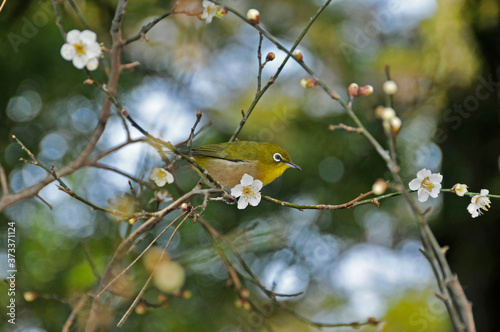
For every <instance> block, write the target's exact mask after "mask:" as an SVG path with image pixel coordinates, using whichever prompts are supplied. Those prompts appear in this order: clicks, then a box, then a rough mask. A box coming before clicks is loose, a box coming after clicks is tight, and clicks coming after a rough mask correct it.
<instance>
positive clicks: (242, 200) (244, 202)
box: [238, 196, 248, 210]
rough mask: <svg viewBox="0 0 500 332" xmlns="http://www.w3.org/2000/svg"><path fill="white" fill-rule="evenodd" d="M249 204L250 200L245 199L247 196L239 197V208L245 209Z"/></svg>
mask: <svg viewBox="0 0 500 332" xmlns="http://www.w3.org/2000/svg"><path fill="white" fill-rule="evenodd" d="M247 206H248V201H247V200H246V199H245V196H242V197H240V198H239V199H238V209H240V210H243V209H244V208H246V207H247Z"/></svg>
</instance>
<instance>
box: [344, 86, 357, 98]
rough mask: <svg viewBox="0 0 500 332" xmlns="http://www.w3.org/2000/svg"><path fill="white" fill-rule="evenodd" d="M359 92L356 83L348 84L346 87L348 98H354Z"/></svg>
mask: <svg viewBox="0 0 500 332" xmlns="http://www.w3.org/2000/svg"><path fill="white" fill-rule="evenodd" d="M358 92H359V85H357V84H356V83H351V84H349V87H348V88H347V93H348V94H349V98H351V99H352V98H354V97H356V96H357V95H358Z"/></svg>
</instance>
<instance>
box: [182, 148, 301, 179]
mask: <svg viewBox="0 0 500 332" xmlns="http://www.w3.org/2000/svg"><path fill="white" fill-rule="evenodd" d="M191 153H192V156H193V158H194V160H195V161H196V163H197V164H198V165H200V166H201V167H203V168H204V169H205V170H206V171H207V172H208V173H209V174H210V175H211V176H212V178H213V179H215V180H216V181H217V182H219V183H220V184H221V185H223V186H224V187H226V188H233V187H234V186H236V185H237V184H239V183H240V181H241V178H242V177H243V175H244V174H248V175H250V176H252V177H253V178H254V179H255V180H260V181H262V185H263V186H265V185H267V184H269V183H271V182H272V181H274V180H275V179H276V178H277V177H279V176H281V175H282V174H283V172H285V171H286V170H287V169H288V168H295V169H298V170H302V169H301V168H300V167H299V166H298V165H297V164H295V163H294V162H292V159H291V158H290V155H289V154H288V152H286V150H285V149H283V148H282V147H280V146H279V145H276V144H273V143H268V142H252V141H235V142H228V143H219V144H209V145H204V146H201V147H198V148H193V149H192V151H191Z"/></svg>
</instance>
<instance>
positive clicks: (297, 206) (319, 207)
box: [262, 191, 401, 211]
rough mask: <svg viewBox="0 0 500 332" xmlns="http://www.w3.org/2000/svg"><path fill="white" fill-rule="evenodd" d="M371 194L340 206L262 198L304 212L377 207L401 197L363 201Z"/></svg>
mask: <svg viewBox="0 0 500 332" xmlns="http://www.w3.org/2000/svg"><path fill="white" fill-rule="evenodd" d="M371 194H373V191H369V192H367V193H364V194H360V195H359V196H358V197H356V198H355V199H353V200H351V201H349V202H347V203H344V204H338V205H330V204H314V205H307V204H306V205H303V204H294V203H290V202H286V201H281V200H279V199H276V198H272V197H269V196H265V195H263V196H262V198H263V199H265V200H266V201H269V202H272V203H274V204H278V205H281V206H286V207H289V208H294V209H297V210H301V211H302V210H342V209H350V208H353V207H356V206H360V205H365V204H375V205H377V206H378V205H379V203H378V202H379V201H381V200H384V199H387V198H390V197H395V196H399V195H401V192H393V193H390V194H385V195H381V196H378V197H375V198H370V199H365V200H362V199H363V198H365V197H367V196H369V195H371Z"/></svg>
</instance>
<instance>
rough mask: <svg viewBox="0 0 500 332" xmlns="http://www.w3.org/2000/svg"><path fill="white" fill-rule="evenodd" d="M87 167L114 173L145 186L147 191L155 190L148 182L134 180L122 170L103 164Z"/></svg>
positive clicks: (134, 178)
mask: <svg viewBox="0 0 500 332" xmlns="http://www.w3.org/2000/svg"><path fill="white" fill-rule="evenodd" d="M89 166H92V167H95V168H100V169H104V170H107V171H111V172H115V173H117V174H120V175H123V176H125V177H127V178H129V179H130V180H132V181H134V182H136V183H138V184H140V185H143V186H146V187H148V188H149V189H151V190H156V189H157V188H156V186H155V185H154V184H152V183H150V182H147V181H144V180H141V179H139V178H136V177H134V176H132V175H130V174H127V173H125V172H124V171H122V170H119V169H117V168H115V167H111V166H108V165H104V164H101V163H94V164H90V165H89Z"/></svg>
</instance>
